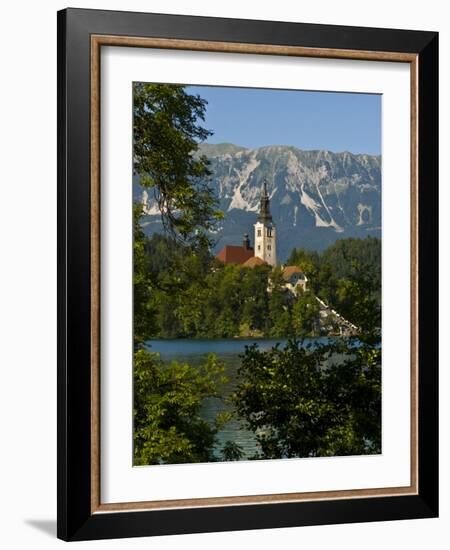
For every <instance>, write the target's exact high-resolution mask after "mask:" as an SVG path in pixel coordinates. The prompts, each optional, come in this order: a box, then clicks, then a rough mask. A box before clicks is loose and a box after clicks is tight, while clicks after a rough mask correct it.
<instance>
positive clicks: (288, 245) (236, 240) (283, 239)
mask: <svg viewBox="0 0 450 550" xmlns="http://www.w3.org/2000/svg"><path fill="white" fill-rule="evenodd" d="M198 153H199V154H203V155H205V156H206V157H208V158H209V160H210V163H211V165H210V169H211V171H212V176H211V185H212V187H213V188H214V190H215V192H216V194H217V197H218V200H219V203H220V208H221V209H222V210H223V211H224V213H225V218H224V220H222V221H221V224H220V226H219V227H218V228H217V232H216V233H215V234H214V238H215V239H216V242H217V244H216V248H215V251H217V250H218V249H220V248H221V247H222V246H223V244H224V243H225V242H226V243H227V244H240V243H241V241H242V235H243V234H244V233H249V234H252V233H253V223H254V221H255V212H256V211H257V208H258V203H259V195H260V190H261V185H262V181H263V180H264V178H266V179H267V181H268V191H269V194H270V197H271V211H272V215H273V219H274V222H275V223H276V224H277V228H278V239H277V240H278V242H279V250H278V252H279V257H280V260H281V261H283V260H284V259H286V258H287V256H288V255H289V253H290V251H291V250H292V248H294V247H302V248H308V249H316V250H322V249H323V248H325V247H326V246H328V245H329V244H331V243H332V242H334V241H335V240H336V239H339V238H343V237H365V236H367V235H372V236H377V237H380V236H381V156H380V155H368V154H353V153H350V152H348V151H344V152H340V153H333V152H331V151H322V150H312V151H304V150H302V149H298V148H297V147H293V146H289V145H269V146H265V147H259V148H256V149H248V148H245V147H241V146H239V145H235V144H233V143H219V144H208V143H206V144H201V145H200V146H199V151H198ZM134 197H135V199H136V200H140V201H142V202H144V204H145V209H146V211H147V214H148V215H147V216H146V218H145V220H144V224H143V226H144V229H145V231H146V232H147V233H152V232H153V231H158V230H159V229H160V222H159V212H158V210H157V208H156V205H155V203H154V202H153V201H152V199H151V194H150V195H148V194H147V193H146V192H145V191H144V190H143V189H142V188H141V187H140V186H139V184H138V182H137V181H135V185H134Z"/></svg>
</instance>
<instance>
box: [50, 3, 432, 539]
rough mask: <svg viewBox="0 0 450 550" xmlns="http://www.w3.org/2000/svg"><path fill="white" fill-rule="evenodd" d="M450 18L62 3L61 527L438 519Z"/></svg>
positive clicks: (163, 530)
mask: <svg viewBox="0 0 450 550" xmlns="http://www.w3.org/2000/svg"><path fill="white" fill-rule="evenodd" d="M437 140H438V35H437V33H434V32H425V31H409V30H392V29H375V28H356V27H342V26H326V25H312V24H300V23H280V22H271V21H250V20H232V19H216V18H206V17H191V16H172V15H160V14H158V15H156V14H146V13H128V12H110V11H97V10H83V9H67V10H63V11H61V12H59V13H58V143H59V146H58V147H59V149H58V208H59V219H58V243H59V244H58V266H59V277H58V281H59V288H58V296H59V309H58V314H59V321H58V330H59V338H58V341H59V349H58V536H59V537H60V538H62V539H64V540H86V539H99V538H113V537H131V536H148V535H163V534H180V533H194V532H206V531H227V530H240V529H258V528H275V527H288V526H301V525H318V524H327V523H344V522H365V521H379V520H394V519H409V518H425V517H436V516H437V514H438V418H437V411H438V391H437V383H438V373H437V365H438V362H437V350H438V346H437V337H438V336H437V335H438V330H437V313H438V291H437V243H438V239H437V228H438V222H437V216H438V209H437V201H438V196H437V195H438V181H437V179H438V176H437V166H438V162H437V155H438V145H437Z"/></svg>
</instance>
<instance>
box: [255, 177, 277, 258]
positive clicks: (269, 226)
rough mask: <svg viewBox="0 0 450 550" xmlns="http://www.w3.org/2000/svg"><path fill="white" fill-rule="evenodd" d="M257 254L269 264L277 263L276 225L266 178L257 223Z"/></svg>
mask: <svg viewBox="0 0 450 550" xmlns="http://www.w3.org/2000/svg"><path fill="white" fill-rule="evenodd" d="M254 227H255V256H257V257H258V258H261V260H264V261H265V262H267V263H268V264H269V265H272V266H276V265H277V247H276V227H275V224H274V223H273V221H272V215H271V213H270V198H269V194H268V192H267V181H266V180H264V182H263V188H262V191H261V200H260V207H259V214H258V218H257V220H256V223H255V226H254Z"/></svg>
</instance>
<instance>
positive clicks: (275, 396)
mask: <svg viewBox="0 0 450 550" xmlns="http://www.w3.org/2000/svg"><path fill="white" fill-rule="evenodd" d="M380 361H381V350H380V349H379V348H378V347H376V346H372V345H366V344H360V343H359V342H357V341H355V340H352V339H347V340H344V339H339V340H337V341H335V342H329V343H326V344H317V345H316V346H308V345H305V344H304V343H303V342H301V341H295V340H290V341H289V343H288V344H287V346H286V348H285V349H284V350H281V349H279V347H274V348H272V349H271V350H269V351H266V352H262V351H260V350H259V349H258V347H257V345H253V346H250V347H248V348H247V349H246V351H245V354H244V355H243V358H242V365H241V368H240V371H239V374H240V377H241V382H240V385H239V387H238V390H237V392H236V394H235V396H234V402H235V406H236V409H237V411H238V414H239V416H240V417H242V418H245V420H246V424H247V426H248V428H249V429H250V430H252V431H253V432H254V433H255V435H256V439H257V441H258V444H259V446H260V452H259V453H258V454H257V455H256V456H255V457H254V458H289V457H311V456H338V455H353V454H355V455H361V454H373V453H379V452H381V364H380Z"/></svg>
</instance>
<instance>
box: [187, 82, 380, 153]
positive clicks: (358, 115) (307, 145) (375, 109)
mask: <svg viewBox="0 0 450 550" xmlns="http://www.w3.org/2000/svg"><path fill="white" fill-rule="evenodd" d="M188 90H189V93H198V94H199V95H200V96H201V97H202V98H204V99H206V100H207V101H208V106H207V113H206V123H205V124H204V126H205V127H206V128H208V129H209V130H212V131H214V135H213V136H211V137H210V138H209V139H208V142H209V143H223V142H229V143H235V144H236V145H241V146H244V147H252V148H253V147H260V146H264V145H294V146H296V147H299V148H300V149H327V150H330V151H334V152H340V151H350V152H352V153H369V154H377V155H378V154H381V95H372V94H352V93H336V92H303V91H296V90H294V91H293V90H266V89H257V88H225V87H211V86H189V87H188Z"/></svg>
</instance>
